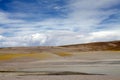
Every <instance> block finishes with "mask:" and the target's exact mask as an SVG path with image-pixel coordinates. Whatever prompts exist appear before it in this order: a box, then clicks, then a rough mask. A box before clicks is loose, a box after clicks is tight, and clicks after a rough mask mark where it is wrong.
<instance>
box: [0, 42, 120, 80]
mask: <svg viewBox="0 0 120 80" xmlns="http://www.w3.org/2000/svg"><path fill="white" fill-rule="evenodd" d="M119 44H120V42H119V41H117V42H116V41H115V42H105V43H90V44H82V45H69V46H48V47H47V46H42V47H39V46H38V47H8V48H0V80H120V47H119Z"/></svg>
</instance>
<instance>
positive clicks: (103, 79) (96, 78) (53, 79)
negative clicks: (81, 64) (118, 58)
mask: <svg viewBox="0 0 120 80" xmlns="http://www.w3.org/2000/svg"><path fill="white" fill-rule="evenodd" d="M0 80H120V77H118V76H106V75H58V76H57V75H45V76H31V75H30V76H15V75H14V76H13V75H12V74H9V75H7V74H1V75H0Z"/></svg>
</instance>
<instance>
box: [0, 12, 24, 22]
mask: <svg viewBox="0 0 120 80" xmlns="http://www.w3.org/2000/svg"><path fill="white" fill-rule="evenodd" d="M22 22H24V20H18V19H10V18H9V13H5V12H1V11H0V24H10V23H22Z"/></svg>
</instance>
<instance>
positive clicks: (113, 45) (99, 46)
mask: <svg viewBox="0 0 120 80" xmlns="http://www.w3.org/2000/svg"><path fill="white" fill-rule="evenodd" d="M61 47H64V48H69V49H72V50H77V51H106V50H110V51H111V50H113V51H118V50H120V41H110V42H93V43H86V44H75V45H65V46H61Z"/></svg>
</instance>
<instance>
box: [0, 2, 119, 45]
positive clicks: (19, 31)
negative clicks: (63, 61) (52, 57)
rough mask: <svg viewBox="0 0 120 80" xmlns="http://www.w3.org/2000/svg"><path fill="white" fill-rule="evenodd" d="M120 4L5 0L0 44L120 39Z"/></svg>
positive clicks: (0, 15)
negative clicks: (5, 8) (6, 0)
mask: <svg viewBox="0 0 120 80" xmlns="http://www.w3.org/2000/svg"><path fill="white" fill-rule="evenodd" d="M26 1H27V0H26ZM1 2H2V1H1ZM93 3H94V4H93ZM119 5H120V1H119V0H100V1H96V0H90V1H88V0H68V1H67V2H65V1H64V0H52V1H50V0H40V1H39V0H35V1H34V2H33V1H32V0H30V1H29V2H25V1H24V0H21V1H18V0H16V1H12V2H9V3H6V6H8V7H10V9H9V10H3V7H2V8H1V9H0V47H10V46H58V45H68V44H80V43H88V42H96V41H111V40H120V34H119V32H120V23H119V20H120V15H119V14H120V6H119ZM14 6H16V7H14ZM28 6H29V7H28Z"/></svg>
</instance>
